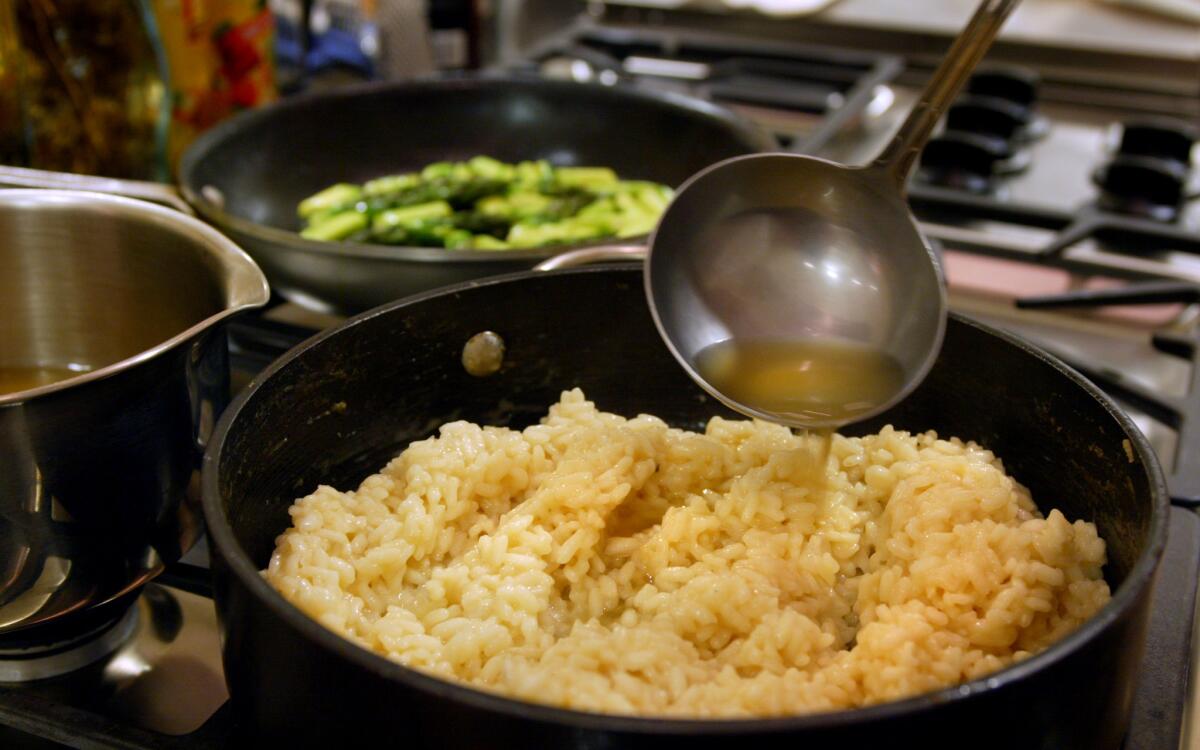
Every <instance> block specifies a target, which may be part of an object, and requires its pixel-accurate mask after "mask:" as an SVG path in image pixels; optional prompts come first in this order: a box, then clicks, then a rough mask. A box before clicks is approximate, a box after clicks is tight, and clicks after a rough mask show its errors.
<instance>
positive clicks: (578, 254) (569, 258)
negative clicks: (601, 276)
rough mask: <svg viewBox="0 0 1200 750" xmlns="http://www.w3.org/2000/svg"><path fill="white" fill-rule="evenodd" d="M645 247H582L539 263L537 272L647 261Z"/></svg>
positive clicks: (536, 267)
mask: <svg viewBox="0 0 1200 750" xmlns="http://www.w3.org/2000/svg"><path fill="white" fill-rule="evenodd" d="M645 259H646V246H645V245H601V246H599V247H582V248H580V249H578V250H568V251H567V252H565V253H559V254H558V255H555V256H554V257H553V258H547V259H546V260H544V261H542V262H541V263H538V264H537V265H536V266H534V267H533V270H535V271H553V270H555V269H558V268H574V267H575V266H583V265H587V264H588V263H602V262H604V261H608V260H645Z"/></svg>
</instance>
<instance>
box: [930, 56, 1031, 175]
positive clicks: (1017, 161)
mask: <svg viewBox="0 0 1200 750" xmlns="http://www.w3.org/2000/svg"><path fill="white" fill-rule="evenodd" d="M1038 83H1039V78H1038V76H1037V74H1036V73H1033V72H1031V71H1028V70H1025V69H1023V68H994V69H991V70H986V71H983V72H981V73H976V74H975V75H974V76H972V77H971V80H970V82H969V83H968V84H967V93H966V94H963V95H962V96H960V97H959V98H958V99H957V101H955V102H954V104H953V105H952V106H951V107H950V110H949V112H947V113H946V123H945V130H944V131H943V132H942V133H941V134H940V135H938V136H936V137H934V138H933V139H931V140H930V141H929V143H928V144H927V145H926V146H925V150H924V151H923V152H922V154H921V168H920V171H919V172H918V173H917V180H918V181H920V182H924V183H926V184H928V185H936V186H938V187H942V188H951V189H957V190H965V191H967V192H969V193H973V194H976V195H981V194H984V193H991V192H993V191H995V189H996V188H997V186H998V178H999V177H1000V176H1001V175H1005V174H1014V173H1017V172H1021V171H1024V170H1025V169H1027V168H1028V167H1029V163H1030V160H1029V154H1028V153H1027V152H1026V151H1025V150H1024V149H1023V146H1024V145H1025V144H1027V143H1029V142H1030V141H1032V140H1034V139H1036V138H1038V137H1040V136H1041V135H1043V134H1044V133H1045V132H1046V127H1045V121H1044V120H1042V119H1041V118H1039V117H1037V116H1036V115H1035V113H1034V107H1035V106H1036V104H1037V87H1038Z"/></svg>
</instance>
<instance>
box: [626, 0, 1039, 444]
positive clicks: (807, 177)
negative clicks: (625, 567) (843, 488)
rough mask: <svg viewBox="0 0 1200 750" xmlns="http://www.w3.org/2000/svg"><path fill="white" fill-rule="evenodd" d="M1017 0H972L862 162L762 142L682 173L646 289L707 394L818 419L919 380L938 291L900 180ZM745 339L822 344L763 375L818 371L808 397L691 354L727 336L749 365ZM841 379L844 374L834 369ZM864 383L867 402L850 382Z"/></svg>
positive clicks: (803, 348) (931, 346)
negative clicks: (934, 63)
mask: <svg viewBox="0 0 1200 750" xmlns="http://www.w3.org/2000/svg"><path fill="white" fill-rule="evenodd" d="M1018 2H1019V0H983V2H982V3H981V4H980V6H979V8H978V9H977V10H976V12H975V15H974V16H973V17H972V18H971V20H970V22H969V23H968V24H967V26H966V28H965V29H964V30H963V32H962V34H961V35H960V36H959V37H958V39H957V40H956V41H955V43H954V45H953V46H952V47H951V49H950V51H949V52H948V53H947V54H946V57H945V59H944V60H943V61H942V63H941V65H940V66H939V67H938V69H937V71H936V72H935V73H934V74H933V77H932V78H931V80H930V82H929V84H928V85H927V87H926V89H925V91H924V92H923V93H922V96H921V98H920V100H919V101H918V102H917V104H916V105H915V106H914V108H913V110H912V111H911V112H910V113H909V115H908V118H907V119H906V120H905V122H904V124H903V125H901V127H900V130H899V131H898V133H897V134H896V136H895V137H894V138H893V139H892V141H891V142H890V143H889V145H888V146H887V147H886V148H885V149H884V151H883V153H882V154H881V155H880V156H879V157H878V158H877V159H876V160H875V161H874V162H873V163H872V164H870V165H868V166H865V167H851V166H844V165H841V164H837V163H834V162H830V161H826V160H824V159H818V158H815V157H811V156H800V155H796V154H758V155H753V156H742V157H735V158H732V159H728V160H726V161H723V162H720V163H718V164H715V165H713V166H711V167H709V168H707V169H705V170H704V171H702V172H700V173H698V174H696V175H695V176H693V177H692V178H691V179H690V180H688V181H687V182H686V183H684V184H683V186H681V188H680V190H679V192H678V194H677V195H676V197H675V200H674V201H673V202H672V203H671V205H670V207H669V208H668V209H667V211H666V213H665V214H664V215H663V217H662V219H661V220H660V222H659V225H658V228H657V230H656V231H655V232H654V234H653V235H651V238H650V244H649V249H648V253H647V259H646V274H645V283H646V295H647V298H648V301H649V304H650V309H651V312H652V314H653V318H654V322H655V325H656V326H657V327H658V330H659V333H661V334H662V336H663V339H664V340H665V341H666V344H667V347H668V348H669V349H670V350H671V353H672V354H673V355H674V356H675V358H676V359H677V360H678V361H679V363H680V364H681V365H683V367H684V369H685V370H686V371H687V372H688V374H690V375H691V376H692V378H693V379H695V380H696V382H697V383H698V384H699V385H701V386H702V387H703V388H704V389H705V390H706V391H708V392H709V393H710V394H712V395H713V396H715V397H716V398H718V399H719V400H720V401H722V402H723V403H725V404H726V405H727V406H730V407H731V408H733V409H736V410H738V411H740V412H742V413H745V414H749V415H753V416H757V417H762V418H765V419H769V420H771V421H775V422H779V423H782V424H787V425H790V426H793V427H802V428H827V427H837V426H840V425H842V424H845V423H848V422H853V421H860V420H863V419H867V418H869V417H872V416H875V415H877V414H880V413H882V412H884V411H886V410H888V409H889V408H891V407H892V406H893V405H895V404H896V403H897V402H899V401H900V400H902V399H903V398H904V397H905V396H907V395H908V394H909V393H911V392H912V391H913V389H915V388H916V387H917V385H919V384H920V382H921V380H922V379H923V378H924V377H925V375H926V373H927V372H928V371H929V368H930V367H931V366H932V364H933V361H934V360H935V359H936V358H937V354H938V351H939V349H940V348H941V343H942V335H943V332H944V330H945V326H946V294H945V290H944V284H943V279H942V273H941V270H940V268H939V265H938V260H937V257H936V256H935V255H934V253H933V252H932V251H931V249H930V247H929V245H928V243H926V241H925V240H924V238H923V237H922V236H921V233H920V230H919V229H918V228H917V224H916V221H915V219H914V218H913V216H912V213H911V211H910V210H909V208H908V205H907V203H906V201H905V183H906V181H907V179H908V175H909V173H910V172H911V171H912V167H913V164H914V163H915V162H916V159H917V156H918V154H919V153H920V151H921V149H922V147H923V146H924V145H925V143H926V141H927V140H928V139H929V136H930V134H931V133H932V132H933V130H934V127H935V126H936V125H937V122H938V120H939V119H940V117H941V115H942V114H943V113H944V112H945V111H946V109H947V107H949V105H950V103H951V102H952V101H953V100H954V97H955V96H956V95H957V93H958V92H959V90H960V89H961V88H962V86H963V84H964V83H966V81H967V79H968V78H969V76H970V74H971V72H972V71H973V70H974V69H975V66H976V65H977V64H978V62H979V60H980V59H981V58H982V57H983V55H984V53H985V52H986V51H987V49H988V47H990V46H991V42H992V40H993V39H994V38H995V36H996V34H997V32H998V31H999V29H1000V26H1001V25H1002V24H1003V22H1004V19H1005V18H1007V16H1008V15H1009V13H1010V12H1011V11H1012V10H1013V8H1014V7H1016V5H1017V3H1018ZM755 344H762V345H767V344H769V345H772V346H780V345H782V347H784V350H785V351H786V350H787V348H788V347H791V349H792V350H794V351H795V352H818V353H822V354H821V355H820V356H809V355H805V356H804V357H802V356H796V357H793V358H792V359H790V360H788V361H787V362H786V365H785V366H781V367H777V368H776V370H775V371H772V372H770V373H768V374H769V375H770V376H771V378H772V380H773V381H774V382H776V383H777V384H782V385H777V386H775V388H776V390H778V389H779V388H782V389H783V390H787V389H788V388H789V387H794V388H795V389H799V390H802V389H803V388H804V387H805V386H803V385H802V384H803V383H804V382H806V381H805V380H804V378H803V377H802V376H803V375H804V371H805V370H813V371H815V370H817V369H820V368H826V369H828V372H829V373H831V374H829V375H826V376H824V377H823V380H822V381H821V382H822V383H823V385H822V388H823V389H825V391H826V392H825V393H823V394H817V396H819V398H818V397H817V396H814V397H813V399H814V400H810V401H809V402H806V405H805V407H804V408H792V407H791V406H789V407H787V408H784V406H782V404H788V403H792V402H790V401H788V400H787V399H781V398H778V397H777V396H776V395H770V396H768V395H766V394H767V393H768V392H769V391H771V390H772V389H771V388H757V389H756V388H745V389H741V391H740V392H739V391H734V390H733V389H731V388H728V387H724V386H723V385H722V384H721V383H720V382H718V381H717V380H716V379H715V378H714V377H712V376H711V373H706V372H705V368H704V367H703V366H702V360H703V358H702V357H701V354H702V352H705V351H707V350H709V349H710V348H712V347H719V346H725V345H731V346H729V347H728V348H729V349H730V350H731V351H734V352H738V351H739V350H740V351H741V352H742V354H737V355H735V357H734V359H731V360H728V361H729V362H731V363H732V364H730V365H729V367H743V368H745V369H747V371H748V369H749V366H748V365H746V364H744V363H743V362H745V361H749V359H750V358H749V357H747V356H745V355H744V352H745V351H747V349H746V347H748V346H750V345H755ZM846 349H853V350H858V351H860V352H867V353H871V354H872V356H873V357H874V359H868V358H863V360H862V361H863V362H878V363H879V365H878V367H877V369H879V370H882V369H883V368H884V366H885V365H886V367H888V368H890V369H891V370H892V372H889V373H888V377H887V378H883V377H873V373H870V372H859V371H856V370H855V368H854V367H847V366H846V362H845V361H842V362H835V361H833V360H836V359H837V358H838V356H840V355H839V354H837V352H841V351H844V350H846ZM805 357H809V358H807V359H806V358H805ZM825 360H829V361H825ZM834 365H837V366H836V367H835V366H834ZM792 375H795V376H796V377H795V378H794V382H795V383H796V385H795V386H789V385H788V383H789V378H790V377H791V376H792ZM874 375H881V373H875V374H874ZM839 378H840V379H841V380H842V381H845V382H831V381H835V380H837V379H839ZM867 384H873V392H872V393H871V394H870V398H869V399H867V398H862V397H861V396H864V395H866V394H865V392H864V393H859V390H862V389H864V388H866V386H867ZM856 389H858V390H856ZM785 395H786V396H788V397H789V398H790V397H791V396H792V395H798V396H804V395H805V394H803V393H799V394H785ZM822 399H823V400H822ZM811 404H816V408H810V405H811Z"/></svg>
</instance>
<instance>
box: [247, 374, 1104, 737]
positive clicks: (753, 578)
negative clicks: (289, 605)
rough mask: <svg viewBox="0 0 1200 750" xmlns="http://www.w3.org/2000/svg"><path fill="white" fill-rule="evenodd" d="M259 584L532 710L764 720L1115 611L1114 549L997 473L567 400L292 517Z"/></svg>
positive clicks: (943, 444)
mask: <svg viewBox="0 0 1200 750" xmlns="http://www.w3.org/2000/svg"><path fill="white" fill-rule="evenodd" d="M291 517H292V527H291V528H289V529H288V530H287V531H285V532H284V533H283V534H282V535H281V536H280V537H279V539H278V541H277V545H276V549H275V554H274V556H273V557H272V558H271V562H270V566H269V567H268V569H267V570H266V572H265V576H266V579H267V580H268V581H269V582H270V583H271V584H272V585H273V586H274V587H275V588H277V589H278V590H279V591H280V592H282V594H283V595H284V596H285V597H286V598H287V599H288V600H290V601H291V602H293V603H294V604H295V605H296V606H297V607H299V608H300V609H301V610H303V611H304V612H305V613H307V614H308V615H309V616H311V617H313V618H314V619H316V620H317V621H318V622H320V623H321V624H322V625H324V626H325V627H327V628H329V629H330V630H332V631H334V632H335V633H338V634H340V635H342V636H344V637H346V638H348V639H350V640H351V641H353V642H355V643H357V644H359V645H361V646H362V647H363V648H367V649H370V650H371V651H374V652H375V653H377V654H381V655H384V656H386V657H388V658H390V659H394V660H395V661H398V662H400V663H402V664H405V665H407V666H409V667H413V668H415V669H418V670H422V671H424V672H427V673H429V674H432V675H436V676H438V677H443V678H448V679H451V680H457V681H460V682H462V683H466V684H468V685H471V686H473V687H477V688H481V689H483V690H489V691H493V692H496V693H500V694H503V695H506V696H511V697H515V698H521V699H525V700H529V701H536V702H540V703H549V704H553V705H557V706H563V707H568V708H574V709H581V710H587V711H600V712H608V713H629V714H645V715H656V716H667V715H669V716H681V717H682V716H689V717H718V716H772V715H781V714H796V713H804V712H811V711H822V710H828V709H837V708H848V707H854V706H863V705H868V704H872V703H878V702H881V701H887V700H892V699H896V698H901V697H905V696H911V695H914V694H917V693H922V692H926V691H929V690H933V689H936V688H941V687H945V686H948V685H953V684H955V683H958V682H962V681H964V680H969V679H973V678H976V677H979V676H981V675H985V674H987V673H989V672H992V671H994V670H997V669H1000V668H1001V667H1004V666H1006V665H1008V664H1010V663H1012V662H1014V661H1017V660H1019V659H1022V658H1024V657H1026V656H1028V655H1030V654H1033V653H1036V652H1038V651H1040V650H1042V649H1045V648H1046V647H1047V646H1049V645H1050V644H1051V643H1053V642H1054V641H1056V640H1058V639H1059V638H1062V637H1063V636H1064V635H1066V634H1067V633H1069V632H1071V630H1073V629H1074V628H1076V627H1077V626H1078V625H1079V624H1080V623H1082V622H1083V621H1084V620H1086V619H1088V618H1089V617H1091V616H1092V615H1093V614H1094V613H1095V612H1096V611H1097V610H1098V609H1100V607H1102V606H1103V605H1104V604H1105V602H1107V601H1108V600H1109V595H1110V594H1109V589H1108V585H1107V584H1106V583H1105V582H1104V579H1103V578H1102V577H1101V566H1102V565H1103V564H1104V560H1105V558H1104V554H1105V553H1104V541H1103V540H1101V539H1100V538H1099V536H1098V535H1097V534H1096V528H1095V526H1093V525H1092V524H1091V523H1087V522H1084V521H1079V520H1077V521H1074V522H1071V521H1069V520H1067V519H1066V518H1064V517H1063V515H1062V513H1060V512H1059V511H1057V510H1052V511H1051V512H1050V513H1049V514H1048V515H1046V516H1045V517H1043V516H1042V514H1041V513H1039V512H1038V509H1037V507H1036V506H1035V505H1034V503H1033V501H1032V500H1031V499H1030V497H1029V493H1028V491H1026V489H1025V488H1024V487H1022V486H1021V485H1020V484H1018V483H1017V482H1016V481H1015V480H1013V479H1012V478H1011V477H1009V476H1008V475H1007V474H1005V472H1004V467H1003V465H1002V464H1001V462H1000V459H999V458H997V457H996V456H994V455H993V454H992V453H991V452H989V451H987V450H984V449H983V448H981V447H979V446H977V445H975V444H974V443H964V442H962V441H960V440H957V439H953V438H952V439H940V438H939V437H938V436H937V435H936V434H934V433H932V432H927V433H924V434H920V435H912V434H909V433H906V432H901V431H899V430H895V429H892V428H891V427H887V428H884V429H883V430H882V431H881V432H879V433H878V434H875V435H868V436H866V437H861V438H849V437H843V436H841V435H834V436H833V437H832V438H825V437H818V436H808V435H794V434H793V433H792V432H791V431H790V430H788V429H787V428H784V427H780V426H776V425H772V424H767V423H765V422H759V421H753V422H751V421H731V420H726V419H720V418H714V419H712V420H711V421H710V422H709V424H708V426H707V429H706V430H705V431H704V433H702V434H701V433H695V432H688V431H685V430H679V429H673V428H671V427H668V426H667V425H666V424H665V423H664V422H663V421H662V420H660V419H657V418H655V417H652V416H646V415H642V416H638V417H636V418H633V419H626V418H624V417H621V416H618V415H616V414H608V413H605V412H602V411H599V410H597V408H596V406H595V405H594V404H592V403H591V402H589V401H587V400H585V398H584V395H583V394H582V393H581V392H580V391H578V390H574V391H569V392H567V393H564V394H563V396H562V399H561V401H560V402H559V403H558V404H555V405H554V406H553V407H551V408H550V412H549V414H548V415H547V416H546V417H545V418H544V419H543V420H542V421H541V423H540V424H537V425H534V426H532V427H529V428H527V429H525V430H523V431H516V430H510V429H506V428H499V427H480V426H478V425H474V424H470V423H467V422H454V423H451V424H447V425H445V426H443V427H442V428H441V430H440V432H439V434H438V435H437V436H436V437H432V438H429V439H427V440H422V441H419V442H415V443H413V444H412V445H410V446H409V447H408V449H407V450H405V451H404V452H403V453H401V454H400V455H399V456H397V457H396V458H395V459H394V460H392V461H391V462H390V463H389V464H388V465H387V466H385V467H384V468H383V470H382V471H380V472H379V473H378V474H375V475H373V476H371V477H368V478H367V479H366V480H365V481H364V482H363V483H362V485H361V486H360V487H359V488H358V489H357V490H354V491H346V492H342V491H338V490H336V489H334V488H332V487H324V486H323V487H319V488H318V489H317V490H316V491H315V492H313V493H312V494H311V495H309V496H307V497H304V498H301V499H299V500H297V501H296V503H295V504H294V505H293V506H292V508H291Z"/></svg>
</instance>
